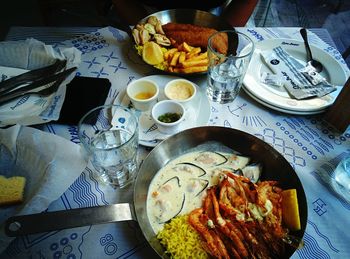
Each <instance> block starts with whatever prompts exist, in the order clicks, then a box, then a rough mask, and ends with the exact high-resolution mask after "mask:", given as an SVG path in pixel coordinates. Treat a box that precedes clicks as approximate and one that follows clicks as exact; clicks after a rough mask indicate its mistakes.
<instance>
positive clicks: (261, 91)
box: [243, 39, 347, 114]
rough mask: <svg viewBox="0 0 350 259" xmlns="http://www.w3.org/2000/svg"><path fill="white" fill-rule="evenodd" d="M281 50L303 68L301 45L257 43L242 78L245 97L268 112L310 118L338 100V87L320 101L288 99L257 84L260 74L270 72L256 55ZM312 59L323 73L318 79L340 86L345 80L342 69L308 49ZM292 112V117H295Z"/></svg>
mask: <svg viewBox="0 0 350 259" xmlns="http://www.w3.org/2000/svg"><path fill="white" fill-rule="evenodd" d="M277 46H282V47H283V48H284V49H285V50H286V51H287V52H288V53H289V54H290V55H292V56H293V57H294V58H296V59H297V60H299V61H300V62H301V63H305V64H306V52H305V46H304V43H303V42H302V41H297V40H290V39H269V40H264V41H261V42H258V43H257V44H256V46H255V51H254V53H253V57H252V60H251V62H250V65H249V67H248V70H247V73H246V76H245V77H244V81H243V83H244V85H243V89H244V90H246V92H247V93H248V94H249V95H254V96H255V97H256V98H254V99H259V100H260V103H262V104H264V105H265V104H267V105H269V106H270V108H272V109H274V108H276V109H279V110H280V111H291V112H294V114H300V113H302V114H313V113H319V112H322V111H323V110H324V109H325V108H327V107H328V106H330V105H332V104H333V102H334V100H335V99H336V97H337V96H338V94H339V92H340V90H341V87H338V88H337V90H336V91H334V92H332V93H330V94H328V95H326V96H323V97H320V98H312V99H306V100H296V99H291V98H290V97H289V95H288V93H287V92H286V91H285V90H284V89H282V88H280V89H279V88H273V87H271V86H268V85H265V84H263V83H261V82H260V75H261V73H262V72H271V71H270V70H269V68H268V67H267V66H266V65H265V64H264V61H263V60H262V58H261V56H260V53H261V51H263V50H269V49H273V48H275V47H277ZM311 50H312V53H313V56H314V57H315V58H316V59H317V60H319V61H320V62H321V63H322V64H323V66H324V69H323V71H322V72H321V75H322V76H324V77H325V78H326V79H327V80H328V81H329V82H330V83H331V84H334V85H338V86H343V85H344V84H345V81H346V79H347V76H346V72H345V70H344V69H343V67H342V66H341V65H340V64H339V63H338V61H337V60H335V59H334V58H333V57H332V56H331V55H330V54H328V53H327V52H326V51H324V50H322V49H320V48H317V47H315V46H311ZM295 112H296V113H295Z"/></svg>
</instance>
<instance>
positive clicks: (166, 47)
mask: <svg viewBox="0 0 350 259" xmlns="http://www.w3.org/2000/svg"><path fill="white" fill-rule="evenodd" d="M214 32H216V30H214V29H211V28H206V27H201V26H196V25H190V24H176V23H168V24H165V25H162V24H161V22H160V21H159V19H158V18H157V17H155V16H150V17H149V18H148V19H147V21H146V23H143V24H142V23H139V24H137V25H136V26H135V27H134V28H133V30H132V35H133V38H134V41H135V43H136V45H135V47H136V49H137V51H138V53H139V55H140V56H142V58H143V60H144V61H145V62H146V63H147V64H150V65H153V66H154V67H156V68H158V69H160V70H164V71H168V72H174V73H185V74H191V73H199V72H205V71H207V70H208V63H209V60H208V55H207V52H206V48H207V42H208V37H209V36H210V35H211V34H212V33H214ZM168 34H169V35H168ZM222 38H223V40H222V41H220V40H218V42H217V48H218V49H219V50H220V51H222V52H226V51H227V39H224V36H223V37H222Z"/></svg>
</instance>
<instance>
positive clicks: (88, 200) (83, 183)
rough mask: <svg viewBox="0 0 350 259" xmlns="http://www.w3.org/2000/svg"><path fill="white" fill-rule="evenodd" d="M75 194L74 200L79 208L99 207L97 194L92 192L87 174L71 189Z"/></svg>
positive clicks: (82, 175)
mask: <svg viewBox="0 0 350 259" xmlns="http://www.w3.org/2000/svg"><path fill="white" fill-rule="evenodd" d="M69 190H70V191H71V192H72V194H73V200H74V202H76V203H77V204H78V206H79V207H88V206H90V207H92V206H98V205H99V204H98V199H97V196H96V194H95V193H94V192H93V191H92V188H91V185H90V183H89V181H88V180H87V176H86V174H85V172H83V173H82V174H81V176H80V177H79V178H78V179H77V180H76V181H75V182H74V183H73V184H72V185H71V187H69Z"/></svg>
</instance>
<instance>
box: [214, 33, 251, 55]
mask: <svg viewBox="0 0 350 259" xmlns="http://www.w3.org/2000/svg"><path fill="white" fill-rule="evenodd" d="M227 32H229V33H236V34H238V35H241V36H243V37H244V38H245V39H246V40H248V41H249V42H250V43H251V44H252V48H251V50H250V51H249V52H248V53H247V54H244V55H242V56H240V55H238V56H234V57H236V58H244V57H247V56H249V55H252V54H253V52H254V50H255V43H254V41H253V40H252V39H251V38H250V37H249V36H248V35H246V34H245V33H242V32H239V31H236V30H223V31H217V32H215V33H213V34H212V35H210V37H209V39H208V49H210V51H211V52H213V53H215V54H216V55H218V56H222V55H225V56H226V54H222V53H220V52H218V51H216V50H215V49H213V48H212V47H211V41H212V39H213V38H214V37H215V36H216V35H218V34H220V33H227Z"/></svg>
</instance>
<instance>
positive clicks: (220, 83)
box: [207, 62, 243, 103]
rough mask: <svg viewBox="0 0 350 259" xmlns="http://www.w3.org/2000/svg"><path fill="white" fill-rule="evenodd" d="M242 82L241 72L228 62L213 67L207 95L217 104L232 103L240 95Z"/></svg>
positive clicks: (210, 72)
mask: <svg viewBox="0 0 350 259" xmlns="http://www.w3.org/2000/svg"><path fill="white" fill-rule="evenodd" d="M242 80H243V76H242V73H241V72H240V70H239V69H238V68H236V67H234V66H232V65H230V64H229V63H227V62H225V63H224V64H221V65H218V66H215V67H212V68H211V69H210V70H209V77H208V87H207V95H208V97H209V98H210V99H211V100H213V101H215V102H220V103H228V102H232V101H233V100H234V99H235V98H236V96H237V95H238V94H239V91H240V88H241V85H242Z"/></svg>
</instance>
